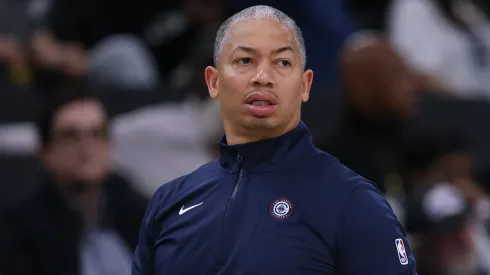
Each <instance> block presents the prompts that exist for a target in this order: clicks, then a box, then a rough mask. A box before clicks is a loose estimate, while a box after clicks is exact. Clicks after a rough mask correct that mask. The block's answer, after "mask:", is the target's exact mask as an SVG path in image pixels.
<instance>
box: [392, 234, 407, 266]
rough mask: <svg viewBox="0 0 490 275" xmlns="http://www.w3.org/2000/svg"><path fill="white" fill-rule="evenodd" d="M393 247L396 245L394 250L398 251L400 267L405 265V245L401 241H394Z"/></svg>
mask: <svg viewBox="0 0 490 275" xmlns="http://www.w3.org/2000/svg"><path fill="white" fill-rule="evenodd" d="M395 245H396V250H397V251H398V258H399V259H400V263H401V264H402V265H407V264H408V256H407V252H406V251H405V244H404V243H403V240H402V239H396V240H395Z"/></svg>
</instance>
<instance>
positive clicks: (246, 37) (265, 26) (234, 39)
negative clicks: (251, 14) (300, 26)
mask: <svg viewBox="0 0 490 275" xmlns="http://www.w3.org/2000/svg"><path fill="white" fill-rule="evenodd" d="M237 46H248V47H253V48H256V49H258V50H262V49H263V50H268V49H271V50H275V49H277V48H280V47H284V46H290V47H293V48H294V49H295V50H296V52H297V53H298V52H299V51H298V49H297V48H298V45H297V43H296V40H295V37H294V33H293V32H292V30H290V29H289V28H287V27H286V26H284V25H283V24H281V23H280V22H278V21H276V20H264V19H250V20H245V21H242V22H238V23H235V24H233V25H232V26H231V27H230V30H229V35H228V39H227V42H226V44H225V51H231V50H233V49H234V48H235V47H237Z"/></svg>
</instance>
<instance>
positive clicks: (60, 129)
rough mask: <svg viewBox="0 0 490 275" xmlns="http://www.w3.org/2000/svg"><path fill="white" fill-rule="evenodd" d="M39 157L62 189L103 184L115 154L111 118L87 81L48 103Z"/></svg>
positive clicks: (68, 87) (41, 119) (40, 126)
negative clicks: (111, 153)
mask: <svg viewBox="0 0 490 275" xmlns="http://www.w3.org/2000/svg"><path fill="white" fill-rule="evenodd" d="M37 127H38V131H39V137H40V148H39V156H40V159H41V161H42V163H43V165H44V166H45V168H46V169H47V170H48V171H49V172H50V175H51V176H52V180H53V181H54V182H56V183H58V184H61V185H68V186H73V184H75V185H77V186H79V185H80V184H81V185H82V186H90V185H93V184H96V183H100V182H102V181H103V180H104V179H105V177H106V176H107V173H108V169H109V157H110V151H111V144H110V139H109V136H108V117H107V113H106V110H105V108H104V106H103V105H102V103H101V101H99V100H98V99H97V97H95V96H94V95H92V94H91V93H90V91H89V88H88V87H87V85H86V83H85V82H83V81H67V82H65V83H63V84H61V85H60V87H59V89H58V90H57V92H56V93H55V95H53V96H52V97H51V98H50V99H49V100H48V101H47V104H46V106H45V108H44V110H43V112H42V113H41V115H40V117H39V120H38V122H37Z"/></svg>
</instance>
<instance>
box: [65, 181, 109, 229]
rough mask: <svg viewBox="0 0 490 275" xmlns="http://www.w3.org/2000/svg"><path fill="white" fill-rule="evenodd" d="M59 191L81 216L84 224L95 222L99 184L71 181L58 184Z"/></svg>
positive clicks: (98, 205) (98, 201) (97, 215)
mask: <svg viewBox="0 0 490 275" xmlns="http://www.w3.org/2000/svg"><path fill="white" fill-rule="evenodd" d="M58 188H60V190H61V193H62V194H64V196H65V197H66V199H67V200H69V202H70V203H71V204H72V205H74V207H75V208H76V209H77V210H78V211H79V212H80V214H81V215H82V216H83V219H84V221H85V224H87V225H93V224H96V223H97V221H98V219H99V207H100V192H101V186H100V184H95V183H86V182H72V183H69V184H59V185H58Z"/></svg>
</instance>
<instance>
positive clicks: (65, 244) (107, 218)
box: [0, 83, 147, 275]
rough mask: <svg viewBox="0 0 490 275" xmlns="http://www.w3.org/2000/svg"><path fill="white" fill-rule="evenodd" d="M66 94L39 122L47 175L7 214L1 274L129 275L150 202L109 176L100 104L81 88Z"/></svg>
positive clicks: (104, 118)
mask: <svg viewBox="0 0 490 275" xmlns="http://www.w3.org/2000/svg"><path fill="white" fill-rule="evenodd" d="M61 92H62V95H61V96H60V97H59V98H57V99H56V100H53V102H52V104H48V106H47V108H46V110H45V111H44V112H43V113H42V115H41V116H40V119H39V123H38V128H39V136H40V140H41V143H40V144H41V148H39V156H40V158H41V161H42V163H43V165H44V166H45V168H46V170H47V175H46V177H45V179H44V180H43V182H42V184H41V185H40V187H39V189H38V190H37V191H36V192H35V193H34V194H32V196H30V197H29V198H28V199H26V200H25V201H23V202H22V203H21V204H20V205H18V206H14V207H13V209H11V210H8V213H7V214H6V217H5V218H6V221H5V225H6V226H7V228H5V230H6V235H7V238H5V241H3V242H1V243H0V244H1V246H0V273H3V274H4V275H10V274H12V275H48V274H49V275H67V274H73V275H93V274H118V275H124V274H130V272H131V254H132V253H131V251H133V249H134V248H135V247H136V244H137V237H138V224H139V223H140V222H141V220H142V218H143V216H144V211H145V209H146V206H147V200H146V199H145V198H143V197H142V196H140V195H138V194H137V193H135V192H133V191H132V190H131V188H130V187H129V185H128V184H127V183H126V182H125V181H123V180H122V179H120V178H116V177H109V175H108V174H109V173H108V172H109V171H108V167H109V156H110V152H111V140H110V137H109V136H108V121H107V120H108V119H107V115H106V112H105V110H104V107H103V106H102V104H101V102H100V101H99V100H97V98H95V97H94V96H92V95H90V94H89V93H87V91H86V88H85V87H84V86H83V85H80V84H79V83H73V84H72V83H70V84H69V85H66V86H65V87H64V88H62V89H61ZM2 221H3V220H2Z"/></svg>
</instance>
